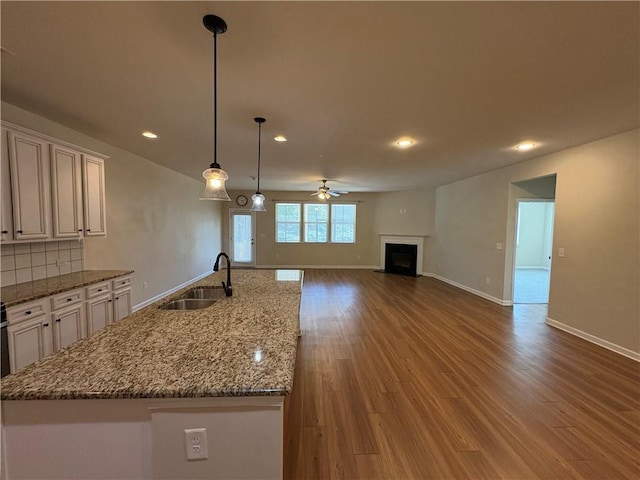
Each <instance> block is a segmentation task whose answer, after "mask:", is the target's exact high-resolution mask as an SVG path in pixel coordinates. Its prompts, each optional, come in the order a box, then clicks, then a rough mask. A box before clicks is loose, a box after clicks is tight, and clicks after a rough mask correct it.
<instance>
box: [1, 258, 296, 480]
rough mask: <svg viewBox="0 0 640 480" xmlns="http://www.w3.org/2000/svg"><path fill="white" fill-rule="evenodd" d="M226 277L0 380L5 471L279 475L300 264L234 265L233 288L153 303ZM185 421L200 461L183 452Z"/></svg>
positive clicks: (23, 474) (15, 474)
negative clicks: (198, 432) (179, 305)
mask: <svg viewBox="0 0 640 480" xmlns="http://www.w3.org/2000/svg"><path fill="white" fill-rule="evenodd" d="M225 276H226V272H219V273H215V274H212V275H209V276H208V277H206V278H204V279H202V280H200V281H198V282H196V283H194V284H191V285H189V286H188V287H186V288H184V289H182V290H181V291H178V292H176V293H174V294H172V295H171V296H169V297H166V298H164V299H162V300H159V301H158V302H156V303H154V304H152V305H149V306H148V307H146V308H144V309H142V310H140V311H138V312H136V313H134V314H133V315H131V316H129V317H127V318H125V319H124V320H122V321H121V322H118V323H116V324H113V325H111V326H109V327H107V328H105V329H104V330H102V331H100V332H99V333H98V334H96V335H94V336H92V337H90V338H87V339H84V340H81V341H79V342H77V343H75V344H73V345H72V346H70V347H69V348H66V349H64V350H62V351H60V352H59V353H57V354H55V355H53V356H51V357H47V358H45V359H44V360H42V361H40V362H38V363H36V364H34V365H31V366H29V367H26V368H25V369H24V370H22V371H20V372H18V373H17V374H14V375H10V376H8V377H6V378H5V379H3V381H2V401H3V402H2V407H3V414H2V416H3V419H2V420H3V436H4V442H3V457H4V461H3V464H4V465H5V468H6V473H7V474H8V475H7V478H8V479H13V478H69V477H74V478H280V477H281V476H282V421H283V402H284V396H285V395H286V394H288V393H289V392H290V391H291V388H292V386H293V373H294V368H295V356H296V346H297V339H298V334H299V308H300V297H301V285H302V272H301V271H298V270H232V281H233V296H232V297H223V298H222V299H220V300H219V301H217V302H216V303H215V304H213V305H212V306H210V307H207V308H205V309H201V310H191V311H175V310H161V309H159V307H160V306H161V305H163V304H164V303H166V302H167V301H170V300H172V299H174V298H178V297H180V296H182V295H183V294H184V293H185V292H186V291H187V290H190V289H191V288H194V287H196V286H211V285H216V286H217V285H220V283H221V281H222V280H224V279H225ZM193 428H205V429H206V441H207V450H208V451H207V457H208V458H206V459H199V460H195V461H194V460H192V461H188V460H187V458H186V456H187V454H186V449H187V447H188V445H187V442H186V441H185V432H184V430H185V429H193ZM25 444H28V445H30V447H29V449H24V448H23V446H24V445H25Z"/></svg>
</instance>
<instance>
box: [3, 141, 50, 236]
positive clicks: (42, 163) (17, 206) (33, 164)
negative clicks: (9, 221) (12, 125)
mask: <svg viewBox="0 0 640 480" xmlns="http://www.w3.org/2000/svg"><path fill="white" fill-rule="evenodd" d="M8 139H9V166H10V170H11V197H12V202H13V234H14V239H15V240H37V239H43V238H48V237H50V229H49V224H50V221H49V218H50V212H51V210H50V202H49V198H50V188H49V187H50V184H51V182H50V179H49V145H48V144H47V142H46V141H44V140H41V139H39V138H37V137H33V136H31V135H27V134H24V133H20V132H13V131H9V132H8Z"/></svg>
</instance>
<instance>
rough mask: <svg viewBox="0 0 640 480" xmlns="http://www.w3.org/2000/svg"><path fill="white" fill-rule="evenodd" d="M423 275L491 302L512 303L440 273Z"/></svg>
mask: <svg viewBox="0 0 640 480" xmlns="http://www.w3.org/2000/svg"><path fill="white" fill-rule="evenodd" d="M424 275H425V276H427V277H433V278H435V279H436V280H440V281H441V282H445V283H448V284H449V285H453V286H454V287H457V288H459V289H461V290H464V291H465V292H469V293H473V294H474V295H477V296H479V297H482V298H484V299H486V300H489V301H491V302H493V303H497V304H498V305H501V306H503V307H511V306H512V305H513V302H512V301H511V300H501V299H499V298H498V297H494V296H492V295H489V294H488V293H485V292H482V291H480V290H476V289H475V288H471V287H467V286H466V285H462V284H461V283H458V282H454V281H453V280H449V279H448V278H445V277H441V276H440V275H436V274H435V273H425V274H424Z"/></svg>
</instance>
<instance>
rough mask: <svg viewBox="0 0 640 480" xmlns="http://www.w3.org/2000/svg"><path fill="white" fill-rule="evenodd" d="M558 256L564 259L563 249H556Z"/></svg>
mask: <svg viewBox="0 0 640 480" xmlns="http://www.w3.org/2000/svg"><path fill="white" fill-rule="evenodd" d="M558 256H559V257H560V258H564V248H562V247H560V248H559V249H558Z"/></svg>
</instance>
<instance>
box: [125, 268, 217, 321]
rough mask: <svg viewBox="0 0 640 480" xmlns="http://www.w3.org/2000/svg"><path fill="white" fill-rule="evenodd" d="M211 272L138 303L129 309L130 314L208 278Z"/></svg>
mask: <svg viewBox="0 0 640 480" xmlns="http://www.w3.org/2000/svg"><path fill="white" fill-rule="evenodd" d="M212 273H213V272H211V271H208V272H204V273H203V274H202V275H199V276H197V277H196V278H193V279H191V280H187V281H186V282H184V283H182V284H180V285H178V286H177V287H173V288H172V289H170V290H167V291H166V292H163V293H160V294H158V295H156V296H155V297H152V298H150V299H148V300H145V301H144V302H142V303H139V304H137V305H134V306H133V307H132V308H131V313H133V312H137V311H138V310H140V309H141V308H144V307H146V306H147V305H151V304H152V303H154V302H157V301H158V300H160V299H161V298H162V297H166V296H167V295H171V294H172V293H173V292H177V291H178V290H180V289H181V288H184V287H186V286H188V285H191V284H192V283H194V282H197V281H198V280H202V279H203V278H204V277H208V276H209V275H211V274H212Z"/></svg>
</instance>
